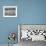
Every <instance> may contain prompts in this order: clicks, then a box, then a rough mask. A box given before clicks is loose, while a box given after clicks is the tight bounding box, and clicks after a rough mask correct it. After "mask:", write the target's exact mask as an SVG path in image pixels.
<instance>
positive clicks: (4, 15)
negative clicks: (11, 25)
mask: <svg viewBox="0 0 46 46" xmlns="http://www.w3.org/2000/svg"><path fill="white" fill-rule="evenodd" d="M5 8H15V9H16V10H15V13H16V15H15V16H5ZM3 17H17V6H3Z"/></svg>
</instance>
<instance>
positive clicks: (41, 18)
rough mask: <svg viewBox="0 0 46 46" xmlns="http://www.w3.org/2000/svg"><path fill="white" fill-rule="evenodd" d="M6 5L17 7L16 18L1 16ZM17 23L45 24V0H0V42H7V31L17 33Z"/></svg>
mask: <svg viewBox="0 0 46 46" xmlns="http://www.w3.org/2000/svg"><path fill="white" fill-rule="evenodd" d="M6 5H8V6H9V5H11V6H12V5H16V6H17V7H18V12H17V14H18V17H17V18H14V17H13V18H5V17H3V6H6ZM18 24H46V0H0V44H1V43H3V44H5V43H6V44H7V43H8V39H7V37H8V34H9V32H16V34H17V32H18V30H17V25H18ZM16 43H17V40H16Z"/></svg>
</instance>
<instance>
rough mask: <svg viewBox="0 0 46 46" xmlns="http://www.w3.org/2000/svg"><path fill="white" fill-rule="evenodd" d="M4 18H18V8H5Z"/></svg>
mask: <svg viewBox="0 0 46 46" xmlns="http://www.w3.org/2000/svg"><path fill="white" fill-rule="evenodd" d="M3 17H17V6H3Z"/></svg>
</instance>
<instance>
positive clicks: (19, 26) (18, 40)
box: [18, 25, 20, 44]
mask: <svg viewBox="0 0 46 46" xmlns="http://www.w3.org/2000/svg"><path fill="white" fill-rule="evenodd" d="M19 43H20V25H18V44H19Z"/></svg>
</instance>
